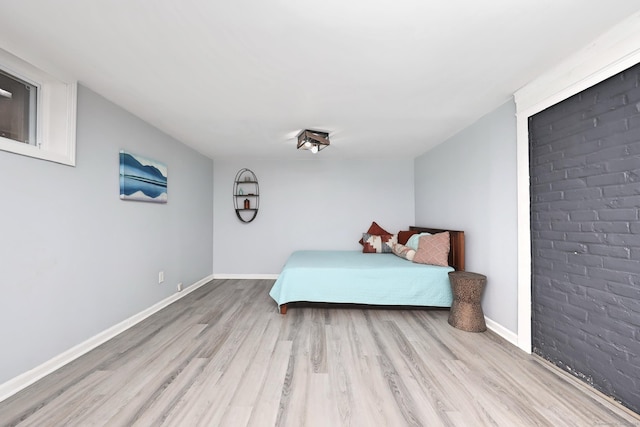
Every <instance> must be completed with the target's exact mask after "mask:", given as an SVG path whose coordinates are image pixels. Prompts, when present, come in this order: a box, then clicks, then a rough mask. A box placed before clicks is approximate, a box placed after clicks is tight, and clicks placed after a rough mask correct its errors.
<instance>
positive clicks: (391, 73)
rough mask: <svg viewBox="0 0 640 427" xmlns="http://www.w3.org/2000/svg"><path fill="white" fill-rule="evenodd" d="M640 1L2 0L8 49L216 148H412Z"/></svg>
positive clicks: (452, 127)
mask: <svg viewBox="0 0 640 427" xmlns="http://www.w3.org/2000/svg"><path fill="white" fill-rule="evenodd" d="M639 10H640V1H638V0H607V1H601V0H528V1H527V0H482V1H480V0H438V1H434V0H373V1H371V0H369V1H364V0H227V1H221V0H91V1H87V0H56V1H51V0H0V47H2V48H5V49H6V50H9V51H11V52H13V53H17V54H19V55H20V56H22V57H23V58H25V59H28V60H29V61H31V62H32V63H34V64H35V65H39V66H40V67H42V68H45V69H47V70H49V71H51V70H55V71H56V72H58V73H61V74H62V75H64V76H65V77H67V78H72V79H77V80H78V81H79V82H80V83H81V84H83V85H85V86H87V87H89V88H91V89H92V90H94V91H96V92H98V93H100V94H102V95H103V96H105V97H106V98H108V99H110V100H111V101H113V102H115V103H116V104H118V105H121V106H122V107H124V108H125V109H127V110H129V111H130V112H132V113H134V114H135V115H137V116H139V117H141V118H142V119H144V120H146V121H147V122H149V123H151V124H153V125H154V126H156V127H158V128H159V129H161V130H163V131H164V132H166V133H168V134H170V135H172V136H173V137H175V138H176V139H178V140H180V141H182V142H184V143H185V144H187V145H190V146H192V147H194V148H195V149H197V150H198V151H200V152H201V153H203V154H205V155H207V156H210V157H221V156H245V155H251V156H278V157H292V158H296V157H298V158H299V157H306V156H312V155H313V154H311V153H309V152H297V151H298V150H296V149H295V148H294V147H295V141H294V137H295V135H296V134H297V133H298V132H299V131H300V130H301V129H303V128H311V129H318V130H326V131H329V132H330V134H331V147H329V148H327V149H326V150H323V151H322V152H321V153H319V154H317V156H323V157H329V158H353V157H369V156H371V157H388V156H397V155H403V156H407V155H409V156H416V155H419V154H421V153H423V152H425V151H427V150H428V149H429V148H431V147H433V146H434V145H436V144H438V143H440V142H442V141H443V140H444V139H446V138H447V137H449V136H451V135H453V134H455V133H456V132H457V131H459V130H461V129H463V128H464V127H465V126H467V125H469V124H471V123H473V122H474V121H475V120H477V119H478V118H480V117H481V116H483V115H484V114H486V113H487V112H489V111H491V110H492V109H493V108H495V107H497V106H499V105H501V104H502V103H504V102H506V101H507V100H508V99H509V97H510V96H511V95H512V94H513V93H514V92H515V91H516V90H517V89H518V88H520V87H522V86H523V85H525V84H526V83H527V82H529V81H531V80H532V79H533V78H535V77H536V76H537V75H539V74H541V73H542V72H544V71H546V70H548V69H549V68H550V67H552V66H553V65H554V64H557V63H558V62H560V61H561V60H562V59H563V58H565V57H566V56H567V55H570V54H571V53H572V52H574V51H576V50H577V49H580V48H583V47H585V46H586V45H588V44H589V42H591V41H592V40H593V39H595V38H596V37H597V36H598V35H600V34H601V33H603V32H604V31H606V30H607V29H609V28H611V27H612V26H614V25H615V24H616V23H618V22H620V21H622V20H623V19H625V18H626V17H628V16H630V15H631V14H633V13H635V12H637V11H639Z"/></svg>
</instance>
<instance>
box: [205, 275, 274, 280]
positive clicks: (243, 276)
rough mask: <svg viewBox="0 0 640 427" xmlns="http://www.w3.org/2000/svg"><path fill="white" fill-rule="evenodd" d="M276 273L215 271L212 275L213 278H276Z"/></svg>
mask: <svg viewBox="0 0 640 427" xmlns="http://www.w3.org/2000/svg"><path fill="white" fill-rule="evenodd" d="M278 276H279V275H278V274H226V273H215V274H214V275H213V278H214V279H257V280H260V279H269V280H276V279H277V278H278Z"/></svg>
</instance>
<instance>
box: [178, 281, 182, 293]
mask: <svg viewBox="0 0 640 427" xmlns="http://www.w3.org/2000/svg"><path fill="white" fill-rule="evenodd" d="M181 291H182V282H180V283H178V292H181Z"/></svg>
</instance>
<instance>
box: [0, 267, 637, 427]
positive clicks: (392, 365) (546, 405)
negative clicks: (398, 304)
mask: <svg viewBox="0 0 640 427" xmlns="http://www.w3.org/2000/svg"><path fill="white" fill-rule="evenodd" d="M272 283H273V281H270V280H214V281H213V282H211V283H209V284H207V285H205V286H203V287H201V288H200V289H197V290H196V291H194V292H192V293H191V294H189V295H187V296H186V297H185V298H183V299H181V300H180V301H178V302H176V303H174V304H172V305H171V306H169V307H167V308H165V309H164V310H162V311H160V312H158V313H156V314H155V315H153V316H152V317H150V318H148V319H146V320H145V321H143V322H141V323H139V324H138V325H136V326H134V327H133V328H131V329H130V330H128V331H126V332H124V333H122V334H120V335H119V336H117V337H116V338H114V339H113V340H111V341H109V342H108V343H105V344H104V345H102V346H100V347H98V348H96V349H95V350H93V351H91V352H90V353H88V354H86V355H84V356H82V357H81V358H79V359H77V360H76V361H74V362H72V363H70V364H69V365H67V366H65V367H63V368H61V369H60V370H58V371H56V372H55V373H53V374H51V375H49V376H47V377H46V378H44V379H42V380H41V381H39V382H37V383H36V384H34V385H32V386H30V387H28V388H26V389H25V390H23V391H22V392H20V393H18V394H16V395H14V396H12V397H10V398H9V399H7V400H5V401H4V402H1V403H0V425H1V426H6V425H10V426H13V425H21V426H23V425H24V426H94V425H95V426H103V425H108V426H134V425H135V426H156V425H168V426H245V425H251V426H274V425H277V426H280V425H282V426H474V427H475V426H554V427H556V426H640V421H639V420H638V418H635V417H634V416H632V414H630V413H629V412H627V411H625V410H622V409H621V408H619V407H617V406H616V405H615V404H613V403H611V402H610V401H608V400H607V399H605V398H603V397H601V396H600V395H599V394H597V393H594V392H593V391H591V390H590V389H588V388H587V387H586V386H584V385H582V384H581V383H579V382H577V381H576V380H574V379H572V378H570V377H567V376H566V375H564V374H563V373H558V372H557V371H556V370H555V369H554V368H550V367H548V366H547V365H546V363H545V362H543V361H541V360H540V359H539V358H537V357H536V356H530V355H527V354H525V353H524V352H522V351H520V350H518V349H517V348H515V347H514V346H512V345H511V344H509V343H507V342H505V341H504V340H503V339H501V338H500V337H498V336H497V335H495V334H493V333H491V332H485V333H479V334H477V333H469V332H463V331H460V330H457V329H455V328H452V327H451V326H449V325H448V323H447V317H448V311H447V310H419V309H415V310H404V309H380V308H375V309H374V308H369V309H363V308H362V307H358V306H351V307H334V306H328V305H324V306H306V307H296V306H291V307H290V308H289V312H288V314H287V315H285V316H282V315H280V314H278V313H277V311H276V305H275V303H274V302H273V301H272V300H271V299H270V298H269V296H268V295H267V293H268V291H269V289H270V287H271V285H272ZM4 351H6V349H5V350H4Z"/></svg>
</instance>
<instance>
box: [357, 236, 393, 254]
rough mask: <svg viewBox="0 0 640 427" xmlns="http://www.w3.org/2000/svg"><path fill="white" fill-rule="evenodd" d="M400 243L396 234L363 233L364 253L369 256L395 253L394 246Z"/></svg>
mask: <svg viewBox="0 0 640 427" xmlns="http://www.w3.org/2000/svg"><path fill="white" fill-rule="evenodd" d="M397 241H398V236H396V235H395V234H381V235H375V234H369V233H362V252H364V253H367V254H381V253H391V252H393V244H394V243H396V242H397Z"/></svg>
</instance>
